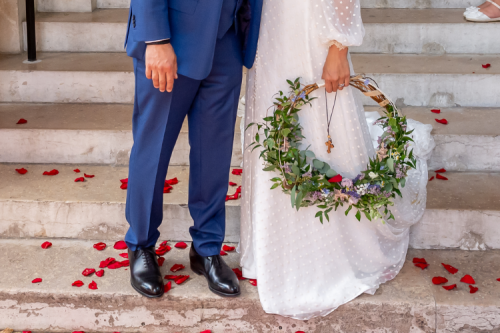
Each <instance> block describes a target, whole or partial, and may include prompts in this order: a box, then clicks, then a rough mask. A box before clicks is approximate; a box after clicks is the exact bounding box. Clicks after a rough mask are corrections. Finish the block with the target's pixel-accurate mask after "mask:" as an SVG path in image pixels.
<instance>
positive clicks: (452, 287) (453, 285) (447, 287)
mask: <svg viewBox="0 0 500 333" xmlns="http://www.w3.org/2000/svg"><path fill="white" fill-rule="evenodd" d="M456 287H457V285H456V284H452V285H450V286H443V288H444V289H446V290H452V289H455V288H456Z"/></svg>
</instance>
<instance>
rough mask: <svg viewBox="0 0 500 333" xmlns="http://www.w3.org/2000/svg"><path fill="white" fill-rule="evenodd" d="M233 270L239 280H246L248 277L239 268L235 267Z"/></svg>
mask: <svg viewBox="0 0 500 333" xmlns="http://www.w3.org/2000/svg"><path fill="white" fill-rule="evenodd" d="M233 272H234V274H236V277H237V278H238V280H246V278H244V277H243V272H242V271H241V270H240V269H239V268H233Z"/></svg>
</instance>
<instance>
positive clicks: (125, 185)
mask: <svg viewBox="0 0 500 333" xmlns="http://www.w3.org/2000/svg"><path fill="white" fill-rule="evenodd" d="M127 187H128V183H122V184H121V185H120V188H121V189H122V190H126V189H127Z"/></svg>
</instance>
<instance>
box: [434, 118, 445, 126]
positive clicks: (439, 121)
mask: <svg viewBox="0 0 500 333" xmlns="http://www.w3.org/2000/svg"><path fill="white" fill-rule="evenodd" d="M436 121H437V122H438V123H440V124H443V125H448V120H446V119H444V118H443V119H436Z"/></svg>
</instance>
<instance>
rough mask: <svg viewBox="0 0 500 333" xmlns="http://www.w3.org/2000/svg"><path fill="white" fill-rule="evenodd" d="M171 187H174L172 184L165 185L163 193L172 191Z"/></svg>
mask: <svg viewBox="0 0 500 333" xmlns="http://www.w3.org/2000/svg"><path fill="white" fill-rule="evenodd" d="M171 189H173V187H172V186H165V187H164V188H163V193H170V190H171Z"/></svg>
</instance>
